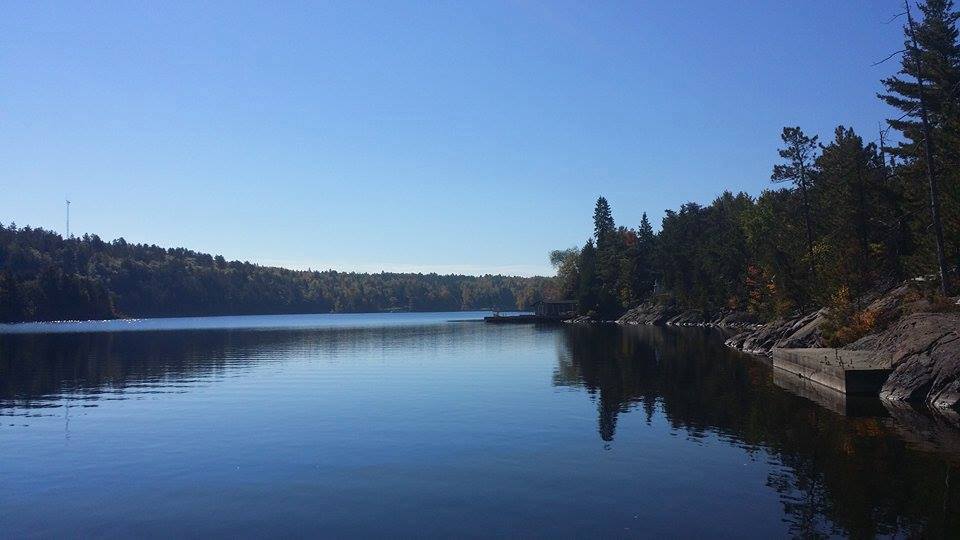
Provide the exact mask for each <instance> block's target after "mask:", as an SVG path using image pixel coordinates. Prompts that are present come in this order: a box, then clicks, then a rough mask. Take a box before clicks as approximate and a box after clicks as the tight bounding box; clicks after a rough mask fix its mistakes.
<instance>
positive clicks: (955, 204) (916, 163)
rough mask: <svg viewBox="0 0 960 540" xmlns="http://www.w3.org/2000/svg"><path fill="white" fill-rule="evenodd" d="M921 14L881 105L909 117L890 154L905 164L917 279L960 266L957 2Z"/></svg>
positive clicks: (932, 0) (930, 0)
mask: <svg viewBox="0 0 960 540" xmlns="http://www.w3.org/2000/svg"><path fill="white" fill-rule="evenodd" d="M908 7H909V6H908ZM920 10H921V12H922V15H923V17H922V20H920V21H919V22H917V23H916V24H914V21H913V19H912V17H911V18H909V19H908V25H907V26H906V27H905V28H904V34H905V36H906V40H905V51H904V54H903V56H902V57H901V69H900V71H899V73H898V74H897V75H895V76H893V77H889V78H887V79H884V80H883V84H884V86H885V87H886V91H887V93H886V94H881V95H880V97H881V98H882V99H883V100H884V101H885V102H886V103H887V104H889V105H891V106H893V107H895V108H897V109H899V110H901V111H903V114H902V115H901V116H900V117H898V118H896V119H891V120H888V123H889V124H890V126H891V127H893V128H894V129H897V130H899V131H900V132H902V133H903V135H904V139H905V140H904V141H902V142H900V143H899V144H898V145H897V146H895V147H892V148H889V149H888V150H889V151H890V153H891V154H893V155H894V156H896V157H898V158H900V159H902V160H903V161H904V165H903V166H902V167H900V168H899V173H900V177H901V178H902V181H903V183H904V189H903V193H904V195H905V197H906V202H907V204H908V207H907V212H908V214H909V215H910V216H912V217H913V218H912V219H911V223H910V233H911V235H912V236H913V237H914V238H913V242H912V243H913V244H915V245H916V246H917V248H918V250H919V251H918V252H917V253H913V254H906V256H907V263H908V265H909V266H910V270H911V271H912V272H914V273H916V272H920V273H926V272H929V271H931V270H933V269H935V268H937V267H938V266H939V268H940V271H941V273H943V274H945V276H946V274H948V273H949V268H948V267H947V265H948V263H947V261H952V263H951V264H952V265H953V266H956V265H957V264H960V168H958V167H957V166H956V164H957V163H958V162H960V43H958V31H957V26H956V24H957V20H958V14H957V12H956V11H955V10H954V6H953V2H952V1H950V0H926V1H925V2H924V3H922V4H921V5H920ZM925 130H928V131H929V133H930V137H925V136H924V131H925ZM922 210H926V211H925V212H924V211H922ZM946 285H947V284H946V283H944V287H946Z"/></svg>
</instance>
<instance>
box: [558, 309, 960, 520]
mask: <svg viewBox="0 0 960 540" xmlns="http://www.w3.org/2000/svg"><path fill="white" fill-rule="evenodd" d="M560 339H561V340H562V343H563V346H562V347H561V348H560V349H559V358H558V364H557V369H556V372H555V373H554V384H556V385H563V386H575V387H583V388H585V389H586V390H587V391H588V392H589V393H590V395H591V396H593V399H594V400H595V401H596V405H597V413H598V421H597V423H598V428H597V429H598V432H599V435H600V437H601V438H602V439H603V440H604V441H613V440H614V438H615V436H616V428H617V419H618V416H619V415H622V414H624V413H628V412H629V411H631V410H634V409H640V410H642V414H644V415H646V417H647V420H648V422H649V421H650V419H651V418H652V417H653V416H654V415H655V414H657V413H658V411H659V413H661V414H663V416H664V417H665V418H666V419H667V421H668V422H669V423H670V425H671V426H672V427H673V428H674V429H677V430H682V431H685V432H686V433H687V434H688V435H689V436H690V437H694V438H699V437H702V436H703V435H704V434H705V433H708V432H709V433H713V434H717V435H720V436H721V438H724V439H727V440H729V441H730V442H731V443H732V444H736V445H738V446H741V447H743V448H744V449H746V450H747V451H749V452H755V451H756V450H757V449H763V450H764V451H766V452H767V453H769V455H770V456H771V459H773V460H774V462H775V463H777V464H779V465H780V466H779V467H775V468H774V469H773V471H772V472H771V473H770V474H769V476H768V479H767V485H768V486H769V487H770V488H772V489H774V490H776V491H777V493H778V494H779V497H780V500H781V503H782V506H783V510H784V520H785V521H786V522H787V523H789V525H790V530H791V532H792V533H794V534H796V535H799V536H803V537H808V536H813V537H817V536H829V535H834V534H849V535H853V536H856V537H873V536H876V535H891V534H905V535H907V536H925V537H945V536H951V535H955V534H957V533H958V531H960V488H958V487H957V482H956V481H954V479H956V478H958V477H960V475H958V463H960V435H958V433H960V432H958V431H957V430H956V428H955V427H953V426H951V425H949V421H947V420H946V419H943V418H938V417H933V416H931V415H929V414H925V413H922V412H918V411H915V410H913V409H912V408H909V407H893V408H888V407H885V406H884V405H883V404H882V403H880V402H879V400H869V399H868V400H847V399H845V398H843V396H842V395H841V396H836V395H832V396H831V395H826V394H825V393H823V392H820V391H819V389H818V388H812V387H808V386H806V385H804V384H802V383H799V382H797V381H793V380H790V379H788V378H783V377H782V376H781V374H777V375H776V377H775V374H774V373H773V371H774V370H773V369H772V368H771V367H770V366H769V365H767V364H766V363H765V362H763V361H761V360H758V359H754V358H752V357H749V356H746V355H741V354H739V353H736V352H734V351H730V350H727V349H724V348H722V347H718V346H717V343H718V338H717V336H714V335H711V332H710V331H708V330H698V329H676V330H671V329H659V328H649V327H636V328H625V329H621V328H617V327H613V326H611V327H601V328H595V327H573V328H567V329H565V331H564V332H563V334H562V336H561V337H560ZM783 387H786V388H783ZM788 390H789V391H788ZM639 412H640V411H638V413H639ZM638 451H640V449H638Z"/></svg>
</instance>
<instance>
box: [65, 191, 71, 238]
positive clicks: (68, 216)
mask: <svg viewBox="0 0 960 540" xmlns="http://www.w3.org/2000/svg"><path fill="white" fill-rule="evenodd" d="M65 200H66V201H67V236H66V238H68V239H69V238H70V199H65Z"/></svg>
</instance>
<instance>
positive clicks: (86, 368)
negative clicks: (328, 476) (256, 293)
mask: <svg viewBox="0 0 960 540" xmlns="http://www.w3.org/2000/svg"><path fill="white" fill-rule="evenodd" d="M482 329H483V328H482V325H479V324H477V323H463V324H449V325H436V324H433V325H413V324H411V325H404V326H392V327H328V328H323V329H316V328H311V329H272V328H267V329H260V330H250V329H223V330H215V331H167V332H92V333H50V334H38V333H30V334H0V415H10V414H15V413H14V412H12V411H14V410H19V411H21V412H22V413H23V412H25V413H26V414H35V413H36V409H44V408H50V407H60V406H64V405H65V403H64V401H63V400H64V399H70V400H78V401H84V402H87V403H89V404H95V403H96V401H97V400H100V399H110V398H116V397H123V398H130V397H132V396H134V395H142V394H149V393H155V392H178V391H183V390H185V389H189V388H191V387H196V386H202V385H205V384H210V383H211V382H213V381H216V380H218V379H219V378H222V377H227V376H231V377H235V376H241V375H242V374H243V373H244V370H245V369H247V368H249V367H250V366H252V365H254V364H257V363H264V362H275V361H281V360H284V359H289V358H314V359H325V358H326V359H333V360H336V359H338V358H340V357H341V356H342V355H343V354H344V353H345V352H349V353H350V354H351V355H363V354H364V353H371V354H377V353H380V352H382V351H383V350H384V349H385V347H387V346H389V348H392V349H404V350H407V351H412V352H416V351H428V350H436V349H437V348H438V347H440V346H442V343H444V342H445V341H446V340H448V339H450V336H451V334H454V333H455V334H456V336H457V337H456V339H457V340H459V342H460V343H468V342H469V341H471V340H473V341H476V340H478V339H480V335H481V334H480V331H481V330H482ZM31 411H32V413H31Z"/></svg>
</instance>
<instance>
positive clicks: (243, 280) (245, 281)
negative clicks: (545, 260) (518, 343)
mask: <svg viewBox="0 0 960 540" xmlns="http://www.w3.org/2000/svg"><path fill="white" fill-rule="evenodd" d="M550 281H551V280H550V279H548V278H521V277H508V276H499V275H485V276H479V277H477V276H461V275H437V274H411V273H403V274H401V273H386V272H385V273H379V274H361V273H353V272H349V273H347V272H336V271H324V272H315V271H295V270H287V269H283V268H273V267H264V266H259V265H256V264H251V263H249V262H240V261H227V260H225V259H224V258H223V257H222V256H219V255H218V256H212V255H209V254H207V253H197V252H195V251H191V250H188V249H183V248H170V249H165V248H162V247H158V246H155V245H145V244H130V243H127V242H126V241H125V240H123V239H122V238H121V239H117V240H114V241H112V242H104V241H103V240H101V239H100V238H98V237H97V236H96V235H84V236H83V237H82V238H69V239H64V238H62V237H61V236H60V235H59V234H56V233H54V232H51V231H46V230H43V229H34V228H30V227H22V228H18V227H17V226H16V225H15V224H11V225H9V226H4V225H3V224H0V322H16V321H47V320H75V319H107V318H112V317H118V316H123V317H165V316H167V317H169V316H201V315H243V314H279V313H327V312H335V313H343V312H380V311H459V310H471V309H484V308H487V309H489V308H496V309H517V308H523V307H526V306H529V305H531V304H533V303H534V302H536V301H537V300H540V299H541V298H542V297H543V295H544V292H545V290H546V289H547V287H548V285H549V284H550Z"/></svg>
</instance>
